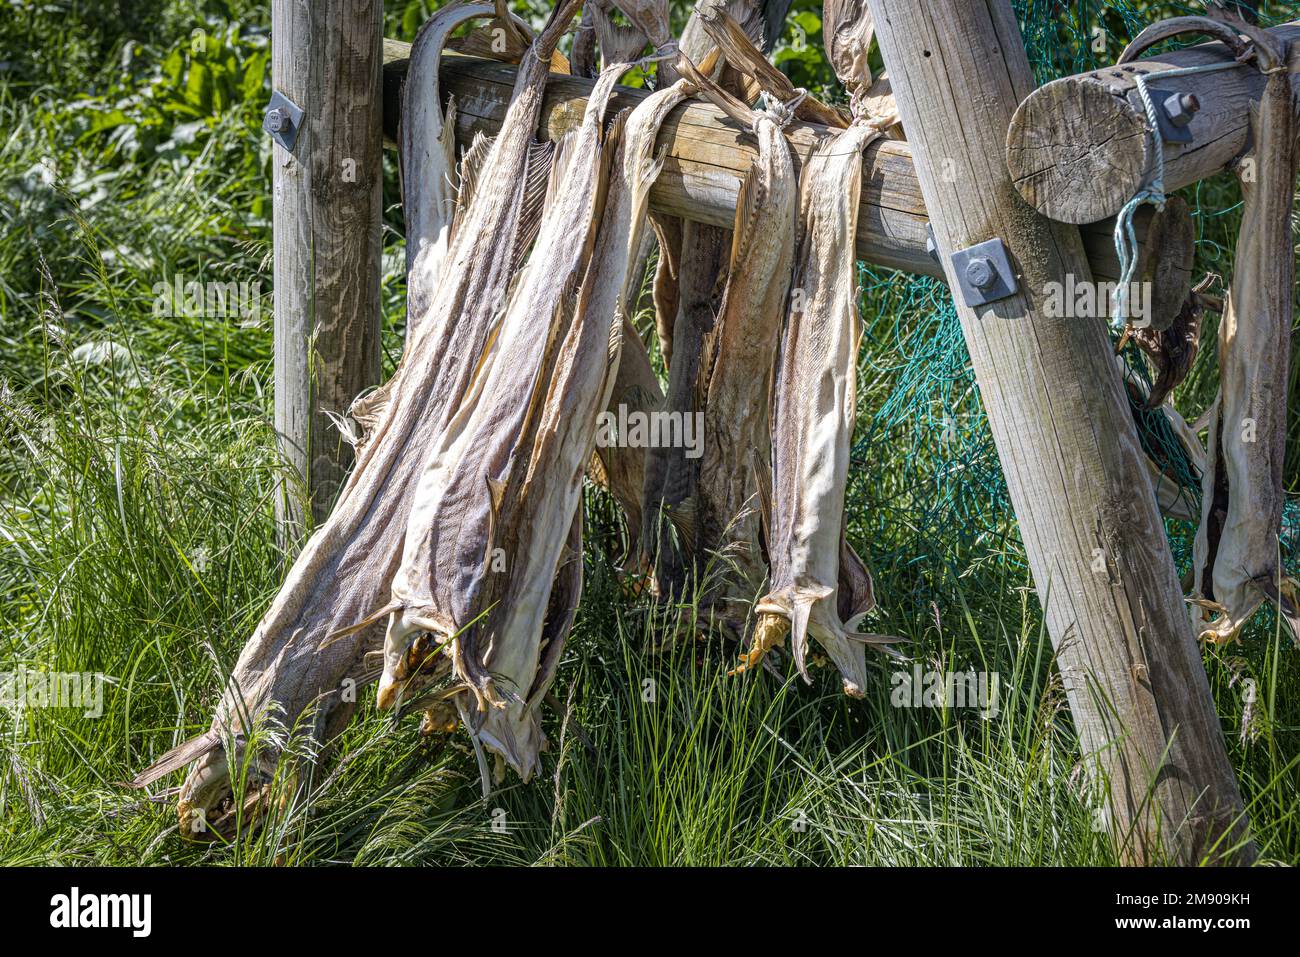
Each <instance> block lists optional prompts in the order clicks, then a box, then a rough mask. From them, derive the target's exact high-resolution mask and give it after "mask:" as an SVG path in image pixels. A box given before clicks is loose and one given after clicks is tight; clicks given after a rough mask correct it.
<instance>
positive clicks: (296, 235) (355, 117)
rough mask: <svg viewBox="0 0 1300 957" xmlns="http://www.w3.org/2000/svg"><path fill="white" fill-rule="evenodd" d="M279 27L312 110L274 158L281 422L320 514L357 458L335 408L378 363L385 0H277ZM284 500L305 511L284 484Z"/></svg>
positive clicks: (282, 74) (292, 75)
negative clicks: (343, 434)
mask: <svg viewBox="0 0 1300 957" xmlns="http://www.w3.org/2000/svg"><path fill="white" fill-rule="evenodd" d="M271 33H272V36H273V37H274V39H273V41H272V44H271V47H272V53H271V58H272V68H271V82H272V85H273V87H274V88H275V89H276V90H279V91H280V92H282V93H284V94H285V95H286V96H287V97H289V99H290V100H292V101H293V102H294V103H296V104H297V105H298V106H300V107H301V108H302V109H303V110H304V113H305V115H304V120H303V125H302V129H301V131H300V132H299V133H298V137H297V141H296V142H295V143H294V147H293V152H292V153H289V152H286V151H285V150H284V149H283V148H281V147H280V146H279V145H278V144H277V145H276V146H275V148H274V156H273V159H272V162H273V165H274V173H273V183H274V196H275V199H274V209H275V213H274V217H275V218H274V248H275V429H276V433H277V435H278V436H279V439H280V443H281V448H282V450H283V453H284V455H285V456H286V457H287V459H288V460H289V462H290V463H291V464H292V465H293V467H294V469H295V470H296V471H297V472H298V474H299V475H300V476H301V477H302V479H303V480H304V481H305V482H306V485H307V489H308V492H309V494H310V496H311V511H312V513H313V516H314V518H315V520H316V521H317V522H320V521H322V520H324V518H325V516H326V515H327V514H328V513H329V510H330V506H331V505H332V504H333V501H334V498H335V495H336V493H337V491H338V488H339V486H340V484H341V483H342V480H343V476H344V474H345V472H346V470H347V468H348V465H349V464H350V462H351V460H352V450H351V447H350V446H349V445H348V444H347V443H346V442H344V441H343V440H342V438H341V436H340V435H339V432H338V430H337V429H336V428H335V427H334V425H333V424H332V423H331V422H330V419H329V416H328V415H327V413H335V414H337V415H342V414H343V413H344V412H346V411H347V408H348V406H349V405H350V404H351V402H352V400H353V399H355V398H356V397H357V394H358V393H360V392H361V391H363V390H364V389H365V388H367V387H369V386H372V385H375V384H376V383H377V382H378V381H379V373H380V366H379V318H380V305H379V277H380V263H379V255H380V243H379V237H380V232H379V227H380V222H381V187H382V181H383V176H382V170H383V167H382V165H381V163H382V145H383V136H382V118H383V98H382V87H381V71H382V63H383V54H382V49H383V48H382V40H383V9H382V4H381V3H380V2H379V0H319V2H314V3H311V4H306V3H296V2H291V0H275V2H274V3H273V4H272V11H271ZM278 514H279V515H280V518H281V521H282V523H286V524H288V525H292V526H301V524H302V523H303V522H304V519H305V516H304V515H302V514H300V513H299V510H298V508H297V506H296V496H295V495H293V494H290V493H288V491H287V490H286V492H285V494H282V495H281V496H280V498H279V501H278ZM294 534H296V533H295V532H293V531H290V533H289V535H288V536H287V538H288V539H291V538H292V537H293V536H294Z"/></svg>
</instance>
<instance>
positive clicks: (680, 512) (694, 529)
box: [663, 495, 699, 552]
mask: <svg viewBox="0 0 1300 957" xmlns="http://www.w3.org/2000/svg"><path fill="white" fill-rule="evenodd" d="M663 513H664V515H665V516H666V517H667V519H668V521H670V522H671V523H672V525H673V528H675V529H677V533H678V534H679V535H681V537H682V541H683V542H685V543H686V547H687V548H688V549H690V551H692V552H694V551H695V545H696V542H698V541H699V498H698V497H697V496H695V495H692V496H690V497H689V498H684V499H682V500H681V501H680V502H678V503H677V504H676V505H670V504H668V503H667V502H665V503H664V507H663Z"/></svg>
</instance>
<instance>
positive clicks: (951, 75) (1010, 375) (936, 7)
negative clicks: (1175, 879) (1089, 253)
mask: <svg viewBox="0 0 1300 957" xmlns="http://www.w3.org/2000/svg"><path fill="white" fill-rule="evenodd" d="M868 4H869V7H870V10H871V12H872V14H873V15H874V18H875V25H876V35H877V36H878V37H879V40H880V50H881V54H882V55H883V57H884V60H885V66H886V68H887V69H888V71H889V76H890V79H891V81H892V84H893V90H894V95H895V96H896V97H897V100H898V108H899V112H900V115H901V116H902V119H903V124H904V126H905V127H906V128H907V130H908V135H909V136H910V137H911V140H912V144H913V150H914V153H913V156H914V159H915V162H916V171H917V175H918V177H919V179H920V184H921V190H922V192H923V194H924V195H925V199H926V204H927V207H928V208H929V210H930V212H931V217H932V223H933V225H934V231H935V234H936V235H937V237H938V243H939V247H940V250H941V255H942V258H943V261H944V265H945V269H946V270H947V271H948V272H949V274H950V286H953V287H955V286H956V285H957V280H958V276H959V270H961V269H962V266H961V265H960V264H959V263H958V262H956V261H954V258H953V257H954V253H956V252H958V251H962V250H966V249H968V248H969V247H971V246H973V245H975V244H978V243H983V242H986V241H990V240H1000V241H1001V242H1002V243H1003V244H1004V248H1005V250H1006V252H1007V253H1008V254H1009V256H1010V258H1011V261H1012V263H1013V264H1014V265H1015V266H1016V268H1017V271H1018V272H1019V273H1020V281H1019V287H1018V289H1016V290H1014V291H1012V290H1008V289H1006V288H1005V287H1000V288H997V291H996V292H995V293H992V294H991V299H990V300H989V301H987V302H983V303H980V301H979V300H980V298H981V297H980V296H978V295H971V296H969V297H968V296H966V295H955V296H954V299H955V301H956V303H957V309H958V314H959V316H960V317H961V324H962V331H963V333H964V334H965V337H966V343H967V346H968V347H969V349H970V354H971V361H972V364H973V366H974V368H975V374H976V378H977V381H978V383H979V389H980V397H981V399H982V400H983V404H984V408H985V411H986V412H987V414H988V420H989V426H990V429H991V430H992V432H993V439H994V442H995V444H996V446H997V450H998V457H999V459H1000V460H1001V463H1002V470H1003V473H1004V474H1005V475H1006V480H1007V489H1008V491H1009V493H1010V497H1011V502H1012V504H1013V505H1014V507H1015V511H1016V518H1017V521H1018V524H1019V527H1020V533H1021V537H1022V539H1023V541H1024V545H1025V552H1026V555H1027V557H1028V559H1029V566H1030V570H1031V572H1032V574H1033V577H1034V583H1035V585H1036V587H1037V590H1038V595H1039V599H1040V601H1041V603H1042V606H1043V615H1044V618H1045V620H1046V624H1047V629H1048V633H1049V635H1050V637H1051V640H1052V646H1053V648H1054V649H1055V652H1056V661H1057V665H1058V667H1059V668H1060V672H1061V676H1062V679H1063V683H1064V685H1065V691H1066V695H1067V698H1068V700H1069V704H1070V711H1071V713H1072V715H1073V717H1074V723H1075V726H1076V727H1077V728H1078V731H1079V739H1080V744H1081V747H1082V750H1083V752H1084V755H1085V762H1086V763H1085V767H1086V768H1087V770H1088V772H1089V777H1090V779H1091V780H1093V781H1096V782H1100V783H1101V784H1103V785H1104V786H1105V787H1106V788H1107V789H1108V792H1107V794H1106V812H1107V819H1106V823H1107V826H1108V829H1109V831H1110V833H1111V834H1112V836H1113V837H1114V839H1115V843H1116V845H1117V847H1118V849H1119V852H1120V854H1121V856H1122V858H1123V859H1124V860H1125V861H1127V862H1130V863H1154V862H1157V861H1161V860H1166V859H1170V860H1172V861H1174V862H1177V863H1180V864H1184V865H1190V864H1196V863H1200V862H1202V861H1210V862H1216V863H1223V862H1237V863H1249V862H1250V861H1252V860H1253V859H1254V856H1255V849H1254V845H1253V844H1252V843H1251V842H1250V839H1249V837H1247V836H1246V819H1245V812H1244V810H1243V805H1242V801H1241V795H1240V793H1239V791H1238V789H1237V784H1236V781H1235V779H1234V777H1233V773H1232V766H1231V765H1230V764H1229V763H1228V756H1227V752H1226V750H1225V747H1224V743H1223V729H1222V728H1221V727H1220V725H1219V718H1218V714H1217V713H1216V711H1215V706H1214V698H1213V696H1212V695H1211V694H1210V687H1209V682H1208V680H1207V679H1206V676H1205V668H1204V666H1203V665H1202V663H1201V655H1200V650H1199V649H1198V648H1197V645H1196V639H1195V638H1194V637H1193V635H1192V628H1191V619H1190V616H1189V614H1188V610H1187V606H1186V604H1185V603H1184V601H1183V593H1182V588H1181V587H1180V584H1179V580H1178V573H1177V571H1176V569H1175V567H1174V560H1173V557H1172V555H1171V554H1170V550H1169V543H1168V540H1167V539H1166V537H1165V528H1164V523H1163V521H1162V520H1161V518H1160V512H1159V510H1158V509H1157V507H1156V501H1155V496H1154V494H1153V493H1152V488H1151V482H1150V480H1149V479H1148V477H1147V475H1146V473H1145V470H1144V468H1143V464H1142V460H1143V452H1142V448H1141V444H1140V443H1139V440H1138V436H1137V432H1136V429H1135V427H1134V423H1133V417H1132V415H1131V413H1130V411H1129V407H1128V400H1127V398H1126V396H1125V393H1124V386H1123V384H1122V383H1121V381H1120V376H1119V372H1118V368H1117V365H1116V362H1115V357H1114V349H1113V346H1112V345H1111V342H1110V338H1109V337H1108V336H1107V333H1106V321H1105V319H1104V318H1102V317H1100V316H1097V315H1095V314H1094V315H1093V316H1091V317H1089V316H1082V317H1078V318H1074V319H1069V320H1062V319H1059V318H1052V317H1051V315H1050V309H1049V308H1048V306H1047V300H1048V296H1049V293H1048V289H1049V288H1050V287H1052V286H1053V284H1056V283H1064V282H1068V281H1071V280H1073V281H1074V282H1076V283H1083V284H1087V283H1090V282H1092V281H1093V279H1094V277H1093V275H1092V271H1091V269H1090V268H1089V265H1088V259H1087V257H1086V256H1085V254H1084V248H1083V244H1082V243H1081V242H1080V239H1079V231H1078V230H1077V229H1076V228H1075V227H1073V226H1067V225H1064V224H1061V223H1056V222H1053V221H1051V220H1049V219H1047V218H1045V217H1043V216H1041V215H1039V214H1038V213H1036V212H1035V211H1034V210H1033V209H1031V208H1030V207H1029V206H1028V205H1026V204H1025V202H1024V200H1022V199H1021V198H1020V195H1019V194H1018V193H1017V192H1016V190H1015V187H1014V186H1013V184H1012V181H1011V176H1010V174H1009V172H1008V170H1007V166H1006V161H1005V158H1004V150H1005V143H1006V133H1007V128H1008V126H1009V124H1010V122H1011V116H1012V114H1013V113H1014V112H1015V110H1016V106H1017V104H1018V103H1020V102H1021V101H1022V100H1023V99H1024V98H1025V97H1026V96H1027V95H1028V94H1029V93H1030V91H1031V90H1032V89H1033V74H1032V72H1031V70H1030V67H1029V60H1028V58H1027V56H1026V55H1025V49H1024V44H1023V42H1022V40H1021V37H1020V28H1019V26H1018V25H1017V23H1016V17H1015V13H1014V12H1013V10H1012V7H1011V2H1010V0H927V2H925V3H920V4H918V3H916V2H915V0H868ZM981 262H982V263H984V264H987V263H988V262H989V260H982V261H978V260H977V261H974V262H972V263H971V265H972V266H979V265H980V264H981ZM983 271H984V270H982V269H979V268H973V269H966V270H965V271H964V276H965V277H967V278H968V279H969V280H970V281H972V282H975V283H979V282H981V281H982V279H981V278H977V277H979V276H980V273H981V272H983ZM1003 292H1006V293H1008V294H1005V295H999V294H998V293H1003Z"/></svg>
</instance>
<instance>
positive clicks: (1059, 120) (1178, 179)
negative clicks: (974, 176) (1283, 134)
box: [1007, 22, 1300, 223]
mask: <svg viewBox="0 0 1300 957" xmlns="http://www.w3.org/2000/svg"><path fill="white" fill-rule="evenodd" d="M1270 32H1271V33H1273V34H1274V35H1275V36H1279V37H1282V38H1283V39H1285V40H1287V41H1289V42H1292V43H1294V42H1295V41H1297V40H1300V22H1293V23H1288V24H1286V25H1285V26H1281V27H1274V28H1273V29H1272V30H1271V31H1270ZM1295 52H1297V53H1300V44H1296V51H1295ZM1232 60H1233V56H1232V54H1231V53H1230V52H1228V49H1227V47H1225V46H1224V45H1223V44H1222V43H1203V44H1200V45H1199V46H1194V47H1187V48H1184V49H1182V50H1175V51H1173V52H1171V53H1162V54H1158V55H1156V56H1150V57H1144V58H1141V59H1137V60H1134V61H1133V62H1132V63H1128V64H1125V65H1124V66H1118V67H1109V68H1107V69H1104V70H1095V71H1093V72H1091V73H1080V74H1078V75H1077V76H1068V77H1063V78H1061V79H1059V80H1053V81H1052V82H1051V83H1048V84H1046V85H1045V86H1042V87H1040V88H1039V89H1037V90H1035V91H1034V92H1033V93H1031V94H1030V95H1029V96H1028V97H1026V98H1025V100H1024V102H1023V103H1021V104H1020V107H1019V109H1017V110H1016V113H1015V116H1014V117H1013V118H1012V120H1011V128H1010V129H1009V130H1008V131H1007V166H1008V168H1009V169H1010V170H1011V178H1012V181H1013V182H1014V183H1015V186H1016V189H1017V190H1018V191H1019V192H1020V195H1021V196H1023V197H1024V198H1025V200H1026V201H1027V202H1028V203H1029V204H1030V205H1031V206H1033V207H1034V208H1035V209H1037V210H1038V211H1039V212H1040V213H1042V214H1043V215H1044V216H1050V217H1051V218H1052V219H1056V220H1060V221H1061V222H1066V223H1090V222H1095V221H1097V220H1099V219H1105V218H1106V217H1109V216H1114V215H1116V214H1117V213H1118V212H1119V211H1120V209H1121V208H1122V207H1123V205H1124V204H1125V203H1126V202H1128V200H1129V199H1130V198H1131V197H1132V196H1133V195H1134V194H1135V193H1136V192H1137V191H1138V189H1139V188H1140V187H1141V186H1142V185H1143V183H1144V181H1145V180H1146V178H1147V177H1148V175H1149V172H1150V171H1151V168H1152V152H1153V150H1154V145H1153V144H1152V141H1151V136H1150V134H1149V133H1148V131H1147V118H1146V110H1145V108H1144V106H1143V104H1142V98H1141V95H1140V94H1139V93H1138V89H1137V78H1138V76H1140V75H1142V74H1147V75H1151V74H1155V73H1160V72H1162V71H1164V70H1173V69H1182V68H1186V67H1195V66H1201V65H1204V64H1211V63H1222V62H1225V61H1228V62H1231V61H1232ZM1293 62H1294V58H1293ZM1292 82H1293V83H1294V84H1296V89H1297V90H1300V77H1293V78H1292ZM1148 89H1149V90H1151V91H1152V92H1153V93H1154V94H1155V96H1154V98H1155V100H1156V102H1157V103H1161V102H1163V101H1164V100H1165V99H1166V98H1167V97H1169V96H1171V95H1173V94H1184V95H1190V96H1194V97H1195V98H1196V101H1197V102H1198V103H1199V109H1197V110H1196V111H1195V112H1194V113H1193V114H1192V118H1191V121H1190V123H1189V124H1187V126H1186V129H1187V130H1189V131H1190V132H1191V135H1192V141H1191V142H1190V143H1175V142H1165V143H1164V157H1165V177H1164V185H1165V190H1166V191H1173V190H1176V189H1181V188H1182V187H1184V186H1189V185H1191V184H1192V183H1196V182H1199V181H1201V180H1203V179H1205V178H1206V177H1208V176H1212V175H1214V174H1215V173H1217V172H1219V171H1220V170H1222V169H1223V168H1224V167H1226V166H1227V165H1228V164H1229V163H1231V162H1232V161H1233V160H1234V159H1235V158H1236V157H1238V156H1239V155H1241V153H1242V152H1243V151H1244V150H1245V149H1246V147H1247V145H1248V144H1247V137H1248V134H1249V124H1248V118H1249V116H1250V105H1251V104H1252V103H1255V102H1257V101H1258V100H1259V96H1260V93H1261V92H1263V89H1264V77H1263V75H1262V74H1261V73H1260V72H1259V70H1258V69H1256V68H1255V67H1254V66H1253V65H1250V64H1242V65H1239V66H1237V67H1235V68H1232V69H1227V70H1221V71H1215V72H1212V73H1200V74H1194V75H1192V76H1183V77H1174V78H1170V79H1156V80H1151V81H1148Z"/></svg>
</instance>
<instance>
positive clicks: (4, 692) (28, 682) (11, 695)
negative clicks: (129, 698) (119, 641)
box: [0, 668, 104, 718]
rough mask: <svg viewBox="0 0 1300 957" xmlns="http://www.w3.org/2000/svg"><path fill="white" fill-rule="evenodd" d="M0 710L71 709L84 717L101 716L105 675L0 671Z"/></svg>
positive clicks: (22, 670)
mask: <svg viewBox="0 0 1300 957" xmlns="http://www.w3.org/2000/svg"><path fill="white" fill-rule="evenodd" d="M0 708H4V709H5V710H7V711H12V712H16V713H17V712H22V711H23V710H25V709H27V708H70V709H74V710H77V711H80V712H81V713H82V715H83V716H84V717H87V718H99V717H102V716H103V714H104V676H103V675H102V674H99V673H98V672H70V673H69V672H60V671H29V670H27V669H26V668H19V669H18V670H17V671H0Z"/></svg>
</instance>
